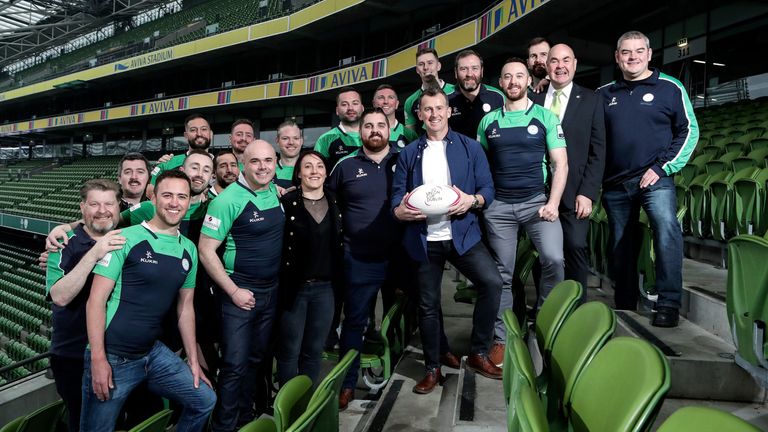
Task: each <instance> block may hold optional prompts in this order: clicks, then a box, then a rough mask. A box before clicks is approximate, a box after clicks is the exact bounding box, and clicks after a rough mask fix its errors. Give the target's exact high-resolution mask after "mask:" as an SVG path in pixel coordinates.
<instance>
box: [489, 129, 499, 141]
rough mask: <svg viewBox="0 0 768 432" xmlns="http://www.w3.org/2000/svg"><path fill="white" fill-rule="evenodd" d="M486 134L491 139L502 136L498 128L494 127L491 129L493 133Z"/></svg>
mask: <svg viewBox="0 0 768 432" xmlns="http://www.w3.org/2000/svg"><path fill="white" fill-rule="evenodd" d="M486 136H487V137H488V138H489V139H490V138H501V135H500V134H499V132H498V131H497V130H496V128H493V129H491V133H489V134H488V135H486Z"/></svg>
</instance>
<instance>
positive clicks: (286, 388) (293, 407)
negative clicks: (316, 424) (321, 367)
mask: <svg viewBox="0 0 768 432" xmlns="http://www.w3.org/2000/svg"><path fill="white" fill-rule="evenodd" d="M311 389H312V380H311V379H309V377H308V376H306V375H297V376H295V377H293V378H292V379H291V380H290V381H288V382H287V383H285V385H283V386H282V387H281V388H280V391H278V392H277V396H276V397H275V402H274V416H273V417H274V419H275V426H276V428H277V431H278V432H285V431H286V430H288V427H290V425H292V424H293V422H295V421H296V419H298V418H299V417H300V416H301V414H302V413H303V412H304V410H305V409H306V407H307V403H308V402H309V399H310V397H311V396H312V395H311V394H310V390H311Z"/></svg>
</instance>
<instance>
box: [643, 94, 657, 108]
mask: <svg viewBox="0 0 768 432" xmlns="http://www.w3.org/2000/svg"><path fill="white" fill-rule="evenodd" d="M654 97H655V96H653V93H646V94H644V95H643V102H645V103H644V104H643V105H650V104H651V102H653V98H654Z"/></svg>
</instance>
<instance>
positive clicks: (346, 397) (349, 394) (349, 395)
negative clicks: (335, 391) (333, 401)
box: [339, 388, 355, 411]
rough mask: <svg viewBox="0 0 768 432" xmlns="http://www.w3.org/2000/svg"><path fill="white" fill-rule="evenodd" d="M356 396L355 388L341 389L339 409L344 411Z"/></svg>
mask: <svg viewBox="0 0 768 432" xmlns="http://www.w3.org/2000/svg"><path fill="white" fill-rule="evenodd" d="M354 398H355V390H354V389H350V388H345V389H341V392H340V393H339V411H344V410H345V409H347V406H348V405H349V403H350V402H352V400H353V399H354Z"/></svg>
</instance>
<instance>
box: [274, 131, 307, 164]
mask: <svg viewBox="0 0 768 432" xmlns="http://www.w3.org/2000/svg"><path fill="white" fill-rule="evenodd" d="M302 145H304V138H303V137H302V136H301V129H299V128H298V126H293V125H288V126H283V127H281V128H280V129H278V131H277V146H278V147H279V148H280V154H281V155H282V156H284V157H287V158H295V157H296V156H298V155H299V152H301V146H302Z"/></svg>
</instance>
